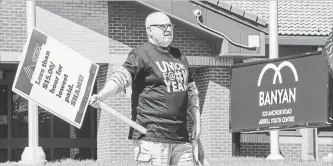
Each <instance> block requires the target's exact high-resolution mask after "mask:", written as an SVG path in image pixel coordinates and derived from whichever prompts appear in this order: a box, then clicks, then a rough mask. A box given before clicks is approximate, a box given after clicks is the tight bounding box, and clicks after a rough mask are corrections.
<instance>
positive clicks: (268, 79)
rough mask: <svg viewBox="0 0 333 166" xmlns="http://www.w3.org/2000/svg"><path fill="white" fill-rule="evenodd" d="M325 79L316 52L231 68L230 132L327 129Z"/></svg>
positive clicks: (327, 102) (327, 80)
mask: <svg viewBox="0 0 333 166" xmlns="http://www.w3.org/2000/svg"><path fill="white" fill-rule="evenodd" d="M287 58H288V59H287ZM329 78H330V76H329V72H328V68H327V66H326V64H325V60H324V57H323V56H322V54H321V53H319V52H317V53H314V54H309V55H298V56H293V57H286V58H280V59H277V60H274V61H273V60H268V61H261V62H256V63H249V64H244V65H239V66H234V67H233V68H232V78H231V114H230V118H231V119H230V121H231V125H230V129H231V131H258V130H269V129H274V128H279V129H285V128H297V127H303V126H308V127H311V126H317V125H328V120H329V117H328V113H329V111H330V108H329V107H328V105H329V104H330V102H329V94H330V93H329V87H328V85H329Z"/></svg>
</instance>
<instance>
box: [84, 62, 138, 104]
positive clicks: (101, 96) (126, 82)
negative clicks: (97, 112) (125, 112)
mask: <svg viewBox="0 0 333 166" xmlns="http://www.w3.org/2000/svg"><path fill="white" fill-rule="evenodd" d="M131 84H132V77H131V74H130V73H129V72H128V70H127V69H125V68H124V67H120V68H118V70H117V71H116V72H114V73H113V74H112V76H111V78H110V79H109V80H108V81H107V82H106V84H105V86H104V87H103V89H102V90H101V91H100V92H99V93H98V94H95V95H92V96H91V97H90V99H89V105H91V106H92V107H95V108H97V107H99V106H98V101H104V100H105V99H106V98H107V97H108V96H109V95H115V94H117V93H118V92H120V91H123V90H124V89H125V88H126V87H128V86H130V85H131Z"/></svg>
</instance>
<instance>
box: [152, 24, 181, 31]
mask: <svg viewBox="0 0 333 166" xmlns="http://www.w3.org/2000/svg"><path fill="white" fill-rule="evenodd" d="M150 26H156V27H158V28H160V29H161V30H162V31H164V32H165V31H166V30H167V29H168V28H169V27H170V28H171V29H172V30H173V29H174V28H175V25H174V24H152V25H150Z"/></svg>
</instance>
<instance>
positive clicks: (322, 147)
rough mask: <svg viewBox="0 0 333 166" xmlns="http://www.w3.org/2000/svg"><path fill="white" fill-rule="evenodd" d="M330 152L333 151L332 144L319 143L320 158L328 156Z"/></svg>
mask: <svg viewBox="0 0 333 166" xmlns="http://www.w3.org/2000/svg"><path fill="white" fill-rule="evenodd" d="M329 153H333V145H332V144H331V145H330V144H319V145H318V158H319V159H321V158H323V157H327V155H328V154H329Z"/></svg>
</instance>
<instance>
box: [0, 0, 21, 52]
mask: <svg viewBox="0 0 333 166" xmlns="http://www.w3.org/2000/svg"><path fill="white" fill-rule="evenodd" d="M25 40H26V13H25V1H17V0H1V1H0V50H1V51H6V52H21V51H22V48H23V44H24V42H25Z"/></svg>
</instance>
